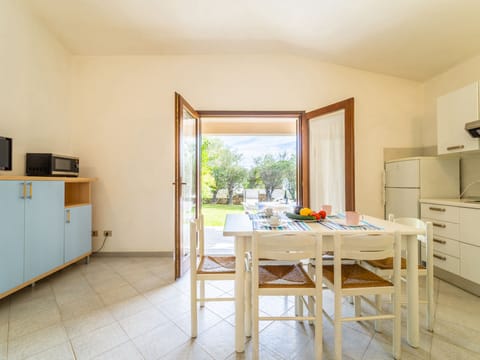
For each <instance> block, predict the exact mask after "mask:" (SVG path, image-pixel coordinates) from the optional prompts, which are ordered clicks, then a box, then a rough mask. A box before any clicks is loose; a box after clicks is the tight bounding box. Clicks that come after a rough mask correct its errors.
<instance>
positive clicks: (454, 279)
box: [434, 266, 480, 296]
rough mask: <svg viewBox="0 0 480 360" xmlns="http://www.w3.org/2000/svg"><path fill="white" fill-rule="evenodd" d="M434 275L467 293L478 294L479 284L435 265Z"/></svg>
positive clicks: (479, 291) (479, 294) (479, 293)
mask: <svg viewBox="0 0 480 360" xmlns="http://www.w3.org/2000/svg"><path fill="white" fill-rule="evenodd" d="M434 273H435V276H436V277H438V278H440V279H442V280H444V281H446V282H448V283H450V284H452V285H454V286H456V287H459V288H460V289H463V290H465V291H468V292H469V293H471V294H473V295H476V296H480V285H479V284H476V283H474V282H472V281H470V280H467V279H464V278H462V277H460V276H458V275H455V274H452V273H450V272H448V271H445V270H443V269H440V268H438V267H436V266H435V270H434Z"/></svg>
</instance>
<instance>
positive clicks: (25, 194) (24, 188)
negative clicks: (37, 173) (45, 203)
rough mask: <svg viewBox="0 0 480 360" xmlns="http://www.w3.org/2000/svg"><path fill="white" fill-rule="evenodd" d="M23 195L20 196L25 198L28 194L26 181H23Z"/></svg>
mask: <svg viewBox="0 0 480 360" xmlns="http://www.w3.org/2000/svg"><path fill="white" fill-rule="evenodd" d="M21 185H22V196H20V199H25V197H26V196H27V187H26V186H25V183H22V184H21Z"/></svg>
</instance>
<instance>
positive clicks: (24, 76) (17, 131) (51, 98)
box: [0, 0, 72, 175]
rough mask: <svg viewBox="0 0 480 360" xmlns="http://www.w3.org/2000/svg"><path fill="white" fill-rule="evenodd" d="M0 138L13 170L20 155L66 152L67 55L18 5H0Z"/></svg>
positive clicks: (19, 170)
mask: <svg viewBox="0 0 480 360" xmlns="http://www.w3.org/2000/svg"><path fill="white" fill-rule="evenodd" d="M0 38H1V41H0V136H8V137H12V138H13V139H14V143H13V147H14V152H13V155H14V164H13V167H14V169H13V170H14V171H13V172H0V175H1V174H12V175H23V174H24V172H25V153H26V152H52V151H53V152H57V153H66V154H68V153H70V152H71V151H72V149H71V141H70V140H71V139H70V133H71V132H70V122H69V114H68V99H69V91H70V79H71V77H70V55H69V54H68V53H67V52H66V51H65V49H64V48H63V47H62V46H61V45H60V44H59V43H58V42H57V41H56V40H55V39H54V38H53V37H52V36H51V35H50V34H49V33H48V32H47V31H46V30H45V29H44V27H43V26H42V25H41V24H39V23H38V22H37V21H36V20H35V19H34V18H33V17H32V16H31V15H30V13H29V12H28V11H26V10H25V9H24V8H23V6H22V5H21V2H20V1H14V0H2V1H0Z"/></svg>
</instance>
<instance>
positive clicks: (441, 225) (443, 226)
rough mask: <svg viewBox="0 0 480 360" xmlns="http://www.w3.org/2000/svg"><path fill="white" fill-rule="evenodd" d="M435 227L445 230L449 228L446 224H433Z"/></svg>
mask: <svg viewBox="0 0 480 360" xmlns="http://www.w3.org/2000/svg"><path fill="white" fill-rule="evenodd" d="M432 225H433V226H436V227H439V228H442V229H445V228H446V227H447V225H445V224H440V223H432Z"/></svg>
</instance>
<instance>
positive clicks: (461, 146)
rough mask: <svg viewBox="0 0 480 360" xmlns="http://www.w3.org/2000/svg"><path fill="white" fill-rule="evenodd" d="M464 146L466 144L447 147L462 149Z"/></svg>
mask: <svg viewBox="0 0 480 360" xmlns="http://www.w3.org/2000/svg"><path fill="white" fill-rule="evenodd" d="M464 147H465V146H464V145H455V146H449V147H447V150H448V151H451V150H460V149H463V148H464Z"/></svg>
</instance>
